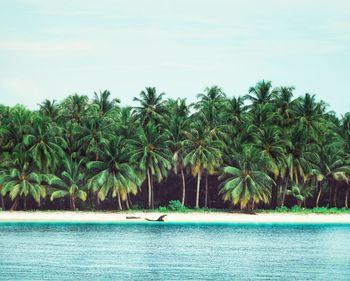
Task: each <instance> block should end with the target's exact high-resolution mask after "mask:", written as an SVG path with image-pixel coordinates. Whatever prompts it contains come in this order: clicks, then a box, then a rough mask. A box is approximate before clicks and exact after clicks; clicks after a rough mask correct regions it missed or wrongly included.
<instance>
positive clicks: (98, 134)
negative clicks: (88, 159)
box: [75, 115, 114, 161]
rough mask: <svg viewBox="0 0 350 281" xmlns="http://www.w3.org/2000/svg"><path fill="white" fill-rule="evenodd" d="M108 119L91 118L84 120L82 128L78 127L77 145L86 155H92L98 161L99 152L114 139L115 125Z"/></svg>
mask: <svg viewBox="0 0 350 281" xmlns="http://www.w3.org/2000/svg"><path fill="white" fill-rule="evenodd" d="M110 121H111V120H110V119H108V118H100V117H97V116H94V115H93V116H89V117H88V118H83V119H82V126H80V127H76V128H75V129H76V135H77V143H78V145H79V147H80V148H81V149H82V150H83V151H84V152H85V154H86V155H88V154H92V155H93V157H94V158H95V160H96V161H98V160H99V158H100V155H99V152H100V150H101V149H102V147H103V146H105V145H106V144H107V142H108V139H109V138H110V137H112V132H113V129H114V128H113V126H114V123H113V122H110Z"/></svg>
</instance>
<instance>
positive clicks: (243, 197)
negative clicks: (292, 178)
mask: <svg viewBox="0 0 350 281" xmlns="http://www.w3.org/2000/svg"><path fill="white" fill-rule="evenodd" d="M254 155H256V154H255V153H254V151H253V149H252V147H246V148H245V149H244V153H243V155H240V156H238V157H235V158H236V163H237V164H236V165H235V166H227V167H225V168H224V170H223V174H222V175H221V176H220V177H219V178H220V179H225V181H224V182H223V183H222V184H221V187H222V188H221V190H220V194H222V195H223V199H224V200H225V201H230V202H232V203H233V204H234V205H236V204H240V208H241V209H244V208H246V207H247V206H248V205H249V207H250V208H251V209H254V204H256V203H260V202H263V203H267V202H269V199H270V187H271V186H272V185H274V184H275V183H274V181H273V179H272V178H271V177H269V176H268V175H267V174H266V173H264V172H262V171H261V170H259V167H258V166H257V164H256V163H257V162H258V159H256V156H254Z"/></svg>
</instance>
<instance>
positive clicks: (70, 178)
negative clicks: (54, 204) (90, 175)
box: [50, 158, 87, 210]
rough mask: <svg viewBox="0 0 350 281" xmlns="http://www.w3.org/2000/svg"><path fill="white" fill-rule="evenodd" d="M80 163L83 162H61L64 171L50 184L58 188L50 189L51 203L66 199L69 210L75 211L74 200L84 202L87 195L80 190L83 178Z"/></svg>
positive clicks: (70, 159)
mask: <svg viewBox="0 0 350 281" xmlns="http://www.w3.org/2000/svg"><path fill="white" fill-rule="evenodd" d="M82 163H83V160H80V161H79V162H76V161H74V160H73V159H72V158H66V159H64V160H63V167H64V171H62V172H61V176H60V178H57V179H55V181H53V180H51V184H56V185H57V186H59V188H54V189H52V193H51V196H50V200H51V201H53V200H55V199H58V198H64V197H68V198H69V202H70V207H71V209H72V210H75V205H76V199H80V200H81V201H85V200H86V197H87V194H86V192H85V191H84V190H82V189H81V186H82V185H83V182H84V177H85V175H84V173H83V171H82Z"/></svg>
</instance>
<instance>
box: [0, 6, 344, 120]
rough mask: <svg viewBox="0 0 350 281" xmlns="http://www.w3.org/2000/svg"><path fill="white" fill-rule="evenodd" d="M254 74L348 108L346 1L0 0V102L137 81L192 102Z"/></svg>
mask: <svg viewBox="0 0 350 281" xmlns="http://www.w3.org/2000/svg"><path fill="white" fill-rule="evenodd" d="M261 79H267V80H272V82H273V85H274V86H279V85H287V86H288V85H294V86H295V87H296V95H302V94H304V93H305V92H310V93H312V94H317V96H318V97H319V98H320V99H323V100H325V101H326V102H328V103H329V104H330V105H331V108H332V109H333V110H335V111H337V112H338V113H340V114H342V113H344V112H346V111H350V88H349V80H350V1H348V0H343V1H341V0H332V1H331V0H328V1H322V0H318V1H315V0H292V1H286V0H284V1H280V0H274V1H273V0H266V1H262V0H255V1H254V0H245V1H243V0H242V1H233V0H227V1H220V0H216V1H213V0H212V1H205V0H192V1H189V0H173V1H166V0H149V1H146V0H145V1H143V0H138V1H132V0H129V1H127V0H125V1H112V0H111V1H105V0H99V1H92V0H89V1H88V0H60V1H53V0H52V1H48V0H22V1H19V0H0V103H2V104H7V105H13V104H16V103H23V104H25V105H27V106H29V107H30V108H36V105H37V103H40V102H41V101H43V100H44V99H45V98H48V99H56V100H61V99H63V98H64V97H66V96H68V95H69V94H73V93H75V92H77V93H80V94H87V95H89V96H92V93H93V92H94V91H98V90H99V89H101V90H102V89H109V90H110V91H111V92H112V95H113V96H114V97H119V98H121V99H122V101H123V104H132V98H133V97H134V96H136V95H138V93H139V92H140V91H141V90H142V89H143V88H144V87H145V86H156V87H157V89H158V90H159V91H164V92H166V94H167V97H173V98H175V97H178V96H180V97H187V98H188V100H189V101H194V100H195V98H196V95H197V93H199V92H201V91H202V90H203V89H204V88H205V87H206V86H210V85H219V86H221V87H222V88H223V89H224V91H225V92H226V93H227V94H228V95H229V96H232V95H239V94H241V95H244V94H246V93H247V90H248V88H249V87H250V86H252V85H254V84H255V83H256V82H257V81H259V80H261Z"/></svg>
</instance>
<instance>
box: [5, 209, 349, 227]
mask: <svg viewBox="0 0 350 281" xmlns="http://www.w3.org/2000/svg"><path fill="white" fill-rule="evenodd" d="M164 214H165V213H146V212H139V213H127V212H118V213H113V212H65V211H57V212H52V211H50V212H40V211H35V212H21V211H18V212H7V211H6V212H0V222H146V220H145V219H146V218H148V219H157V218H158V217H159V216H161V215H164ZM127 217H139V219H127ZM165 222H226V223H347V224H350V214H327V215H323V214H290V213H259V214H256V215H248V214H235V213H227V212H226V213H225V212H218V213H216V212H215V213H195V212H193V213H168V214H167V216H166V217H165Z"/></svg>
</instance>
